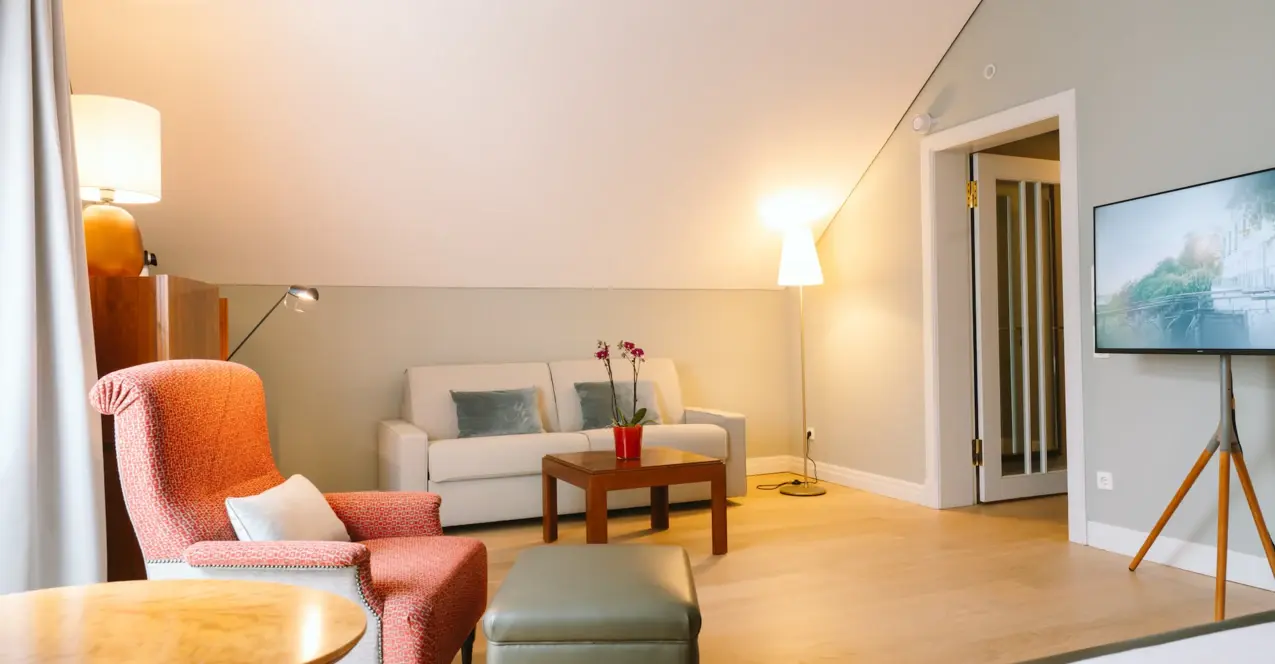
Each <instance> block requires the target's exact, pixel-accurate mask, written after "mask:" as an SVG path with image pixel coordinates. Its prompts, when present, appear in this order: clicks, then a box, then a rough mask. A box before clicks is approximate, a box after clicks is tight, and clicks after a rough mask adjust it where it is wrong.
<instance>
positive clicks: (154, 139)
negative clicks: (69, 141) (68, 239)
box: [71, 95, 160, 276]
mask: <svg viewBox="0 0 1275 664" xmlns="http://www.w3.org/2000/svg"><path fill="white" fill-rule="evenodd" d="M71 120H72V124H73V126H74V128H75V161H76V167H77V170H78V173H79V180H80V198H81V199H82V200H84V201H86V202H90V203H96V204H95V205H90V206H88V207H86V208H85V209H84V244H85V253H86V254H87V258H88V265H89V274H90V275H93V276H136V275H137V274H138V273H140V272H141V270H142V264H143V256H142V235H141V232H140V231H138V229H137V223H136V222H134V221H133V216H132V215H131V214H129V213H128V211H126V210H124V209H123V208H120V207H117V206H116V204H119V203H123V204H141V203H155V202H158V201H159V199H160V123H159V111H157V110H155V109H154V108H152V107H150V106H147V105H146V104H141V103H138V102H135V101H130V100H128V99H119V98H117V97H103V96H101V95H71Z"/></svg>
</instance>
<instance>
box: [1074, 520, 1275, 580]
mask: <svg viewBox="0 0 1275 664" xmlns="http://www.w3.org/2000/svg"><path fill="white" fill-rule="evenodd" d="M1088 525H1089V546H1092V547H1094V548H1098V549H1102V550H1104V551H1111V552H1113V553H1120V554H1124V555H1126V556H1129V557H1133V556H1135V555H1137V553H1138V549H1141V548H1142V543H1143V542H1145V541H1146V539H1147V533H1146V532H1140V531H1137V530H1133V529H1131V528H1123V527H1121V526H1112V525H1109V524H1106V523H1098V522H1096V521H1090V522H1089V524H1088ZM1144 560H1147V561H1150V562H1153V563H1160V564H1163V565H1168V566H1170V567H1176V568H1178V569H1184V570H1186V571H1188V572H1195V573H1196V574H1203V575H1205V576H1210V577H1215V578H1216V576H1217V574H1216V571H1217V547H1216V546H1210V545H1208V544H1197V543H1195V542H1187V541H1185V540H1180V539H1177V538H1174V537H1166V536H1164V535H1161V536H1160V537H1158V538H1156V541H1155V544H1154V545H1152V547H1151V550H1150V551H1148V552H1147V555H1146V558H1144ZM1226 562H1227V565H1226V580H1227V581H1234V582H1235V583H1242V584H1244V585H1246V586H1253V587H1254V588H1261V589H1263V590H1275V577H1272V576H1271V568H1270V566H1269V565H1267V564H1266V558H1265V557H1264V556H1255V555H1252V554H1248V553H1240V552H1238V551H1235V550H1234V549H1231V550H1229V551H1228V552H1227V554H1226Z"/></svg>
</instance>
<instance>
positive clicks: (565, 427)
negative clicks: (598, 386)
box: [549, 357, 685, 431]
mask: <svg viewBox="0 0 1275 664" xmlns="http://www.w3.org/2000/svg"><path fill="white" fill-rule="evenodd" d="M611 369H612V371H614V372H615V380H616V381H617V382H618V381H621V380H625V381H628V382H630V383H631V382H633V370H632V369H631V368H629V363H628V362H625V361H623V360H621V361H612V362H611ZM549 372H550V374H552V376H553V390H554V393H555V396H556V400H557V408H558V413H557V415H558V417H557V425H558V428H557V429H555V430H556V431H580V430H581V429H583V428H584V416H583V415H582V414H581V413H580V399H579V397H578V396H577V395H576V383H589V382H594V381H603V380H606V379H607V371H606V368H605V367H603V366H602V362H600V361H598V360H565V361H562V362H550V363H549ZM642 381H650V382H652V383H654V384H655V403H656V410H657V411H658V412H659V414H660V421H661V422H664V423H668V424H680V423H681V422H682V418H683V417H684V412H685V408H684V407H683V406H682V386H681V384H680V383H679V382H678V379H677V368H676V367H674V366H673V360H670V359H668V358H659V357H654V358H647V359H646V363H645V364H643V365H642V373H641V374H640V375H639V376H638V382H639V386H638V387H639V391H640V388H641V385H640V383H641V382H642Z"/></svg>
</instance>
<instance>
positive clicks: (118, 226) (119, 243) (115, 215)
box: [84, 203, 143, 277]
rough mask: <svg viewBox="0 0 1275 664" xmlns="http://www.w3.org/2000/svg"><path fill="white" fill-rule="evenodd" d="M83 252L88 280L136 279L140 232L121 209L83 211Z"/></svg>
mask: <svg viewBox="0 0 1275 664" xmlns="http://www.w3.org/2000/svg"><path fill="white" fill-rule="evenodd" d="M84 253H85V254H86V255H87V257H88V264H89V276H90V277H136V276H137V275H139V274H141V272H142V263H143V257H142V233H141V231H139V230H138V229H137V222H135V221H133V215H131V214H129V213H128V210H125V209H124V208H120V207H116V206H114V205H108V204H105V203H99V204H96V205H90V206H88V207H86V208H84Z"/></svg>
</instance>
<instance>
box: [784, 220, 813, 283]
mask: <svg viewBox="0 0 1275 664" xmlns="http://www.w3.org/2000/svg"><path fill="white" fill-rule="evenodd" d="M822 283H823V270H822V269H820V267H819V252H818V251H816V250H815V236H814V232H812V231H811V230H810V229H809V228H800V229H796V230H792V231H789V232H788V234H787V235H785V236H784V249H783V253H782V254H780V257H779V285H780V286H815V285H818V284H822Z"/></svg>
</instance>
